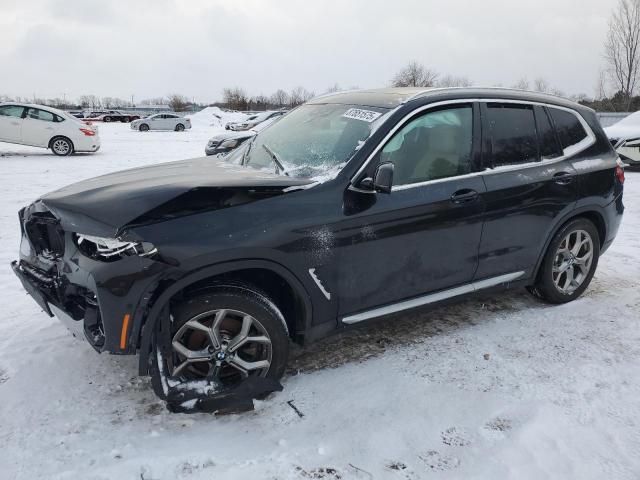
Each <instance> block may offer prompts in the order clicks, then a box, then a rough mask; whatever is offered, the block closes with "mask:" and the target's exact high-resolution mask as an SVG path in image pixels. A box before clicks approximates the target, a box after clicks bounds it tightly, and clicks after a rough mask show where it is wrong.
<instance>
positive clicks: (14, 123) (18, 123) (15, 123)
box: [11, 122, 20, 125]
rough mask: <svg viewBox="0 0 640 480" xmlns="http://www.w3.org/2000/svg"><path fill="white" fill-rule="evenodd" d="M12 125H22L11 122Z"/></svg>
mask: <svg viewBox="0 0 640 480" xmlns="http://www.w3.org/2000/svg"><path fill="white" fill-rule="evenodd" d="M11 125H20V122H11Z"/></svg>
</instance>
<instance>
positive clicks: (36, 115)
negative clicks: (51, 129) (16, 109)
mask: <svg viewBox="0 0 640 480" xmlns="http://www.w3.org/2000/svg"><path fill="white" fill-rule="evenodd" d="M27 115H28V116H29V118H33V119H34V120H43V121H45V122H53V121H55V120H54V115H53V113H51V112H47V111H46V110H40V109H38V108H30V109H29V112H28V113H27Z"/></svg>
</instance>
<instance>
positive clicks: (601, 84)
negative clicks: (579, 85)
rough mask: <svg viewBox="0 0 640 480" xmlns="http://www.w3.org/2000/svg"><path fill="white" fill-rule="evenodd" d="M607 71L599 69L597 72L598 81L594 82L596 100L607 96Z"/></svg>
mask: <svg viewBox="0 0 640 480" xmlns="http://www.w3.org/2000/svg"><path fill="white" fill-rule="evenodd" d="M607 96H608V95H607V72H606V71H605V70H600V73H599V74H598V82H597V83H596V98H595V99H596V100H604V99H605V98H607Z"/></svg>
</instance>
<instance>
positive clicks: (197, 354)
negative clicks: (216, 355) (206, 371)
mask: <svg viewBox="0 0 640 480" xmlns="http://www.w3.org/2000/svg"><path fill="white" fill-rule="evenodd" d="M171 346H172V347H173V349H174V350H175V351H176V352H178V353H179V354H180V355H182V356H183V357H184V358H186V359H187V360H189V361H190V362H204V361H207V360H209V358H210V357H211V354H210V353H209V349H208V348H203V349H202V350H191V349H189V348H187V347H185V346H184V345H183V344H182V343H181V342H180V341H179V340H174V341H173V342H172V343H171Z"/></svg>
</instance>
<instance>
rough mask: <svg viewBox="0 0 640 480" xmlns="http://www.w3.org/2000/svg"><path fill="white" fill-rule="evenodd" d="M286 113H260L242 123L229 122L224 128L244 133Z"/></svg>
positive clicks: (280, 111)
mask: <svg viewBox="0 0 640 480" xmlns="http://www.w3.org/2000/svg"><path fill="white" fill-rule="evenodd" d="M285 113H287V112H286V111H284V110H278V111H266V112H260V113H256V114H255V115H251V116H250V117H248V118H247V119H246V120H243V121H242V122H229V123H227V124H226V125H225V126H224V128H225V129H226V130H233V131H235V132H242V131H245V130H249V129H251V128H253V127H255V126H256V125H258V124H260V123H262V122H264V121H266V120H269V119H271V118H277V117H280V116H282V115H284V114H285Z"/></svg>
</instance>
